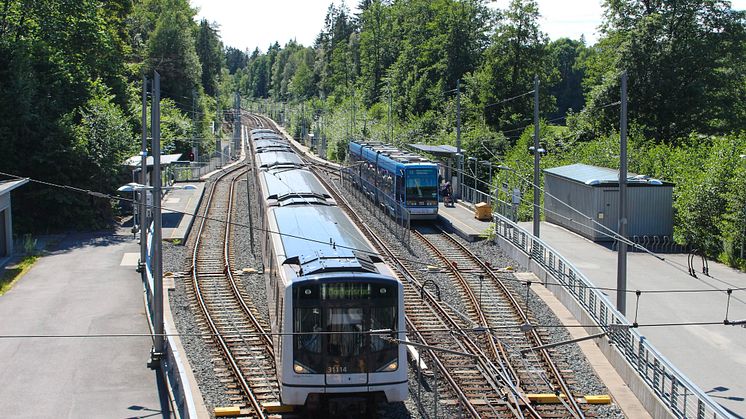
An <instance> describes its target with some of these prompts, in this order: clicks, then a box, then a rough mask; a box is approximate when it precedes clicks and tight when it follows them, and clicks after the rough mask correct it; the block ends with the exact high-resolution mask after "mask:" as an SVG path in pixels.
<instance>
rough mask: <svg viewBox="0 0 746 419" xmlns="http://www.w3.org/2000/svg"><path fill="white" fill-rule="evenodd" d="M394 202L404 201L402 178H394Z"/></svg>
mask: <svg viewBox="0 0 746 419" xmlns="http://www.w3.org/2000/svg"><path fill="white" fill-rule="evenodd" d="M396 200H397V201H400V202H403V201H404V176H399V175H397V176H396Z"/></svg>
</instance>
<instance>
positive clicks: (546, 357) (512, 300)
mask: <svg viewBox="0 0 746 419" xmlns="http://www.w3.org/2000/svg"><path fill="white" fill-rule="evenodd" d="M438 230H439V231H440V232H441V233H442V235H443V236H445V237H447V239H448V240H449V242H450V243H452V244H453V245H454V246H455V247H456V248H458V250H459V251H461V252H463V253H464V254H465V255H467V256H468V257H469V258H471V261H472V262H474V263H476V264H477V265H478V266H480V267H481V268H482V270H483V271H484V272H485V273H486V274H487V275H488V277H489V278H491V279H492V280H493V283H494V284H495V285H497V286H498V287H499V288H500V289H501V290H502V291H503V295H504V297H505V298H506V299H507V300H508V301H509V302H510V304H511V306H512V308H513V310H514V311H515V312H516V313H517V314H518V315H519V316H520V319H521V320H522V321H523V323H524V324H530V321H529V318H528V315H527V314H526V312H525V311H524V310H523V309H522V308H521V305H520V304H519V302H518V300H517V299H516V298H515V296H514V295H513V293H512V292H511V291H510V290H509V289H508V287H507V286H505V284H504V283H503V282H502V281H501V280H500V278H498V276H497V275H495V273H494V272H493V271H492V269H490V268H489V267H488V266H487V265H486V264H485V263H484V262H483V261H482V260H481V259H480V258H478V257H477V256H476V255H474V253H473V252H472V251H471V250H469V249H468V248H466V246H464V245H463V244H461V243H459V242H458V241H457V240H455V239H454V238H453V237H451V236H450V235H448V234H446V233H445V232H444V231H443V230H442V229H440V228H439V227H438ZM529 333H530V335H531V338H532V339H533V340H534V344H535V345H534V346H541V345H543V343H544V342H543V341H542V339H541V337H540V336H539V333H538V332H537V330H536V328H533V327H532V328H531V330H530V331H529ZM538 352H539V353H540V354H541V356H542V358H543V360H544V363H545V364H546V366H547V367H549V369H550V372H551V373H552V375H553V376H554V378H555V380H556V381H557V384H559V386H560V389H561V390H562V391H563V392H564V394H565V395H567V400H568V401H569V403H570V405H571V406H572V410H573V411H574V412H572V413H574V414H577V415H578V416H579V417H584V413H583V411H582V409H581V407H580V404H579V403H578V402H577V400H575V398H574V397H572V393H571V392H570V386H569V385H568V384H567V382H566V381H565V380H564V378H563V377H562V373H561V372H560V370H559V368H557V365H556V364H555V363H554V360H552V357H551V355H550V354H549V351H548V350H547V349H545V348H543V349H539V350H538Z"/></svg>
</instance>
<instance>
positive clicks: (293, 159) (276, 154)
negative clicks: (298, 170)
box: [254, 151, 305, 170]
mask: <svg viewBox="0 0 746 419" xmlns="http://www.w3.org/2000/svg"><path fill="white" fill-rule="evenodd" d="M254 158H255V160H256V166H257V167H258V168H259V169H265V170H266V169H272V168H279V167H285V168H287V167H304V166H305V164H304V163H303V161H302V160H301V159H300V157H298V155H296V154H295V153H292V152H289V151H269V152H266V153H256V155H255V157H254Z"/></svg>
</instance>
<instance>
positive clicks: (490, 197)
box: [479, 160, 497, 204]
mask: <svg viewBox="0 0 746 419" xmlns="http://www.w3.org/2000/svg"><path fill="white" fill-rule="evenodd" d="M479 164H481V165H482V166H487V167H488V168H489V171H490V172H489V175H488V176H487V179H489V180H488V181H487V182H488V183H487V194H488V195H489V199H490V202H489V203H490V204H492V194H491V193H490V188H491V187H492V163H491V162H489V161H487V160H482V161H480V162H479ZM495 197H497V196H495Z"/></svg>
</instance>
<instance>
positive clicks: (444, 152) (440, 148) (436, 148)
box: [409, 144, 458, 156]
mask: <svg viewBox="0 0 746 419" xmlns="http://www.w3.org/2000/svg"><path fill="white" fill-rule="evenodd" d="M409 146H410V147H412V148H414V149H416V150H419V151H422V152H425V153H430V154H433V155H436V156H452V155H454V154H456V152H457V151H458V150H457V149H456V147H454V146H452V145H445V144H444V145H432V144H409Z"/></svg>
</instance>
